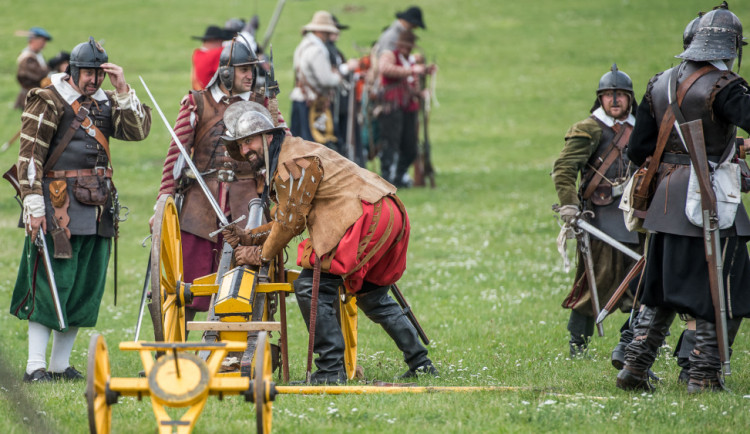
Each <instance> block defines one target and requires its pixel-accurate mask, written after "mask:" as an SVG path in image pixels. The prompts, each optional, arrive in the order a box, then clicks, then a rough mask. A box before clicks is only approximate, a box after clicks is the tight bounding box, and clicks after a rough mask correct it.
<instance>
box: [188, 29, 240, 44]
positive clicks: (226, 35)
mask: <svg viewBox="0 0 750 434" xmlns="http://www.w3.org/2000/svg"><path fill="white" fill-rule="evenodd" d="M193 39H200V40H201V41H210V40H211V39H221V40H222V41H228V40H230V39H232V34H231V33H230V32H227V31H226V30H224V29H222V28H221V27H219V26H208V27H206V33H205V34H204V35H203V36H193Z"/></svg>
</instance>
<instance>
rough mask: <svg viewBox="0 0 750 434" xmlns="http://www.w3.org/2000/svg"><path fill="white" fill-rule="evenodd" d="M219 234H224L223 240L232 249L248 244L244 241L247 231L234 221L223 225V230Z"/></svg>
mask: <svg viewBox="0 0 750 434" xmlns="http://www.w3.org/2000/svg"><path fill="white" fill-rule="evenodd" d="M221 235H223V236H224V241H226V242H227V243H229V245H230V246H232V248H233V249H236V248H237V246H239V245H248V244H250V243H248V242H245V241H246V240H245V238H246V236H247V232H246V231H245V230H244V229H242V228H240V227H238V226H237V225H236V224H234V223H232V224H231V225H229V226H227V227H225V228H224V230H222V231H221Z"/></svg>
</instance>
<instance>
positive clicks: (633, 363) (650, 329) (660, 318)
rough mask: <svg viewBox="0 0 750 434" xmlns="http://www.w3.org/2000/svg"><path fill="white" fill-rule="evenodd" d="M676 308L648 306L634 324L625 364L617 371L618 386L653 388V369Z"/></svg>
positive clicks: (622, 387) (627, 388) (650, 389)
mask: <svg viewBox="0 0 750 434" xmlns="http://www.w3.org/2000/svg"><path fill="white" fill-rule="evenodd" d="M674 317H675V312H674V311H672V310H671V309H665V308H662V307H646V308H644V309H643V310H642V311H641V313H640V314H639V316H638V321H636V322H635V325H634V327H633V340H632V341H631V342H630V343H629V344H628V346H627V347H626V349H625V366H624V367H623V369H622V370H621V371H620V373H619V374H617V383H616V384H617V387H618V388H620V389H623V390H643V391H646V392H651V391H653V390H654V386H653V385H651V383H650V382H649V369H650V368H651V365H652V364H653V363H654V360H655V359H656V355H657V352H658V350H659V347H660V346H661V345H662V343H663V342H664V337H665V336H666V334H667V331H669V326H670V325H671V324H672V321H673V320H674Z"/></svg>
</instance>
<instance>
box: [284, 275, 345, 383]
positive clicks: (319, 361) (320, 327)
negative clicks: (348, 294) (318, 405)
mask: <svg viewBox="0 0 750 434" xmlns="http://www.w3.org/2000/svg"><path fill="white" fill-rule="evenodd" d="M306 271H307V270H306ZM308 274H312V273H308ZM327 276H329V277H321V278H320V286H319V292H318V314H317V317H316V320H315V341H314V343H313V351H314V352H315V354H317V355H318V357H317V358H316V359H315V366H316V367H317V368H318V369H317V371H315V372H314V373H313V374H312V377H311V380H310V381H311V383H313V384H323V383H345V382H346V369H345V368H344V336H343V335H342V334H341V326H340V325H339V322H338V319H337V318H336V308H335V307H334V306H335V305H336V302H337V301H338V291H339V285H340V284H341V283H342V280H341V278H340V277H338V276H335V275H327ZM312 284H313V280H312V277H308V276H307V275H306V273H304V272H303V274H301V275H300V277H299V278H297V280H295V281H294V294H295V296H296V298H297V304H298V305H299V309H300V312H301V313H302V318H303V319H304V320H305V325H307V328H308V331H309V329H310V309H311V306H312V286H313V285H312Z"/></svg>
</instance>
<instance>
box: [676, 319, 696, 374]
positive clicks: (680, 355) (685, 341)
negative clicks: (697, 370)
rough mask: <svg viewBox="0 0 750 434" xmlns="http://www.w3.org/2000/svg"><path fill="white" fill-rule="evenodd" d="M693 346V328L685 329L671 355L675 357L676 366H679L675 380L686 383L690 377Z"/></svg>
mask: <svg viewBox="0 0 750 434" xmlns="http://www.w3.org/2000/svg"><path fill="white" fill-rule="evenodd" d="M693 348H695V330H688V329H685V330H683V331H682V334H681V335H680V340H678V341H677V347H675V349H674V354H673V356H674V357H676V358H677V366H679V367H680V368H682V369H680V375H679V376H678V377H677V382H678V383H680V384H687V382H688V379H690V353H691V352H692V351H693Z"/></svg>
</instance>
